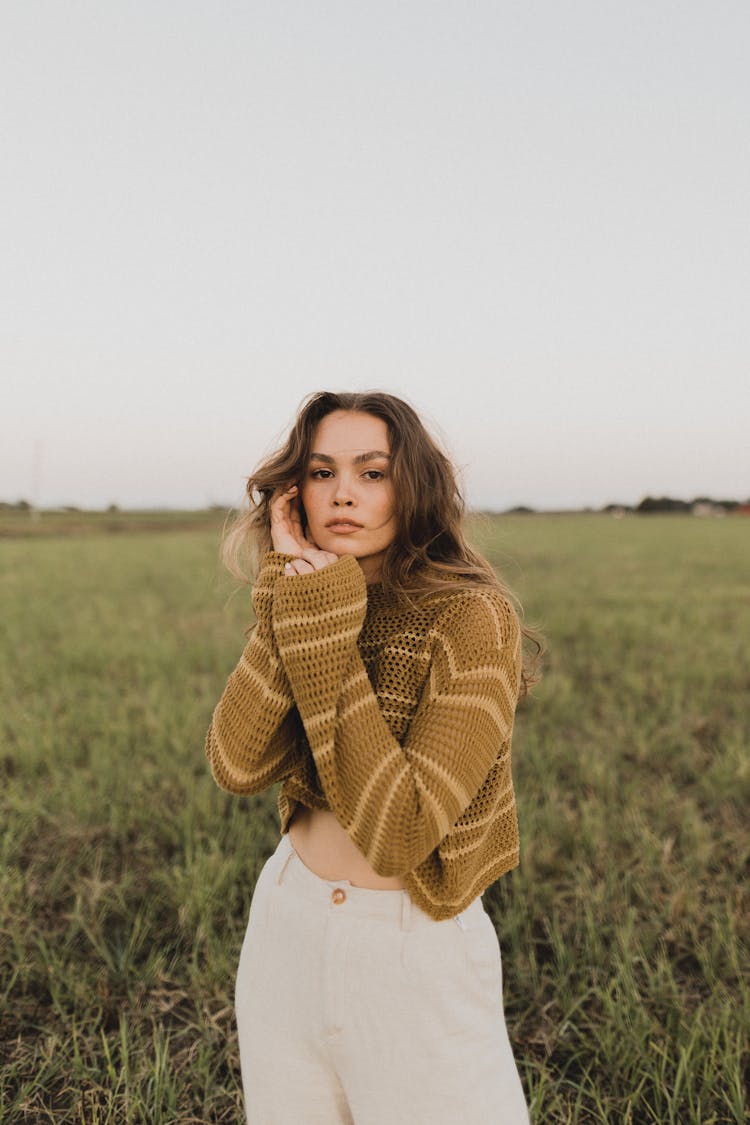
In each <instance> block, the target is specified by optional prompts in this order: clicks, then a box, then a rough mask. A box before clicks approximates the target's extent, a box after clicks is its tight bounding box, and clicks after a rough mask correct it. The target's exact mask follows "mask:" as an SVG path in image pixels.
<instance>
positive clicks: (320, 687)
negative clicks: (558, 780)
mask: <svg viewBox="0 0 750 1125" xmlns="http://www.w3.org/2000/svg"><path fill="white" fill-rule="evenodd" d="M293 557H294V556H293V555H288V554H284V553H282V552H278V551H269V552H268V553H267V554H266V556H265V558H264V559H263V563H262V565H261V568H260V572H259V574H258V578H257V581H256V583H255V586H254V588H253V594H252V604H253V608H254V610H255V615H256V619H257V624H256V626H255V628H254V630H253V631H252V633H251V634H250V638H249V640H248V642H247V644H246V646H245V649H244V652H243V654H242V657H241V659H240V661H239V663H238V665H237V667H236V668H235V669H234V671H233V672H232V674H231V675H230V677H229V680H228V682H227V685H226V688H225V689H224V692H223V694H222V696H221V699H220V700H219V703H218V704H217V706H216V709H215V711H214V714H213V719H212V722H211V726H210V728H209V730H208V735H207V738H206V754H207V757H208V760H209V762H210V765H211V771H212V773H213V776H214V779H215V780H216V782H217V784H218V785H219V786H221V788H222V789H226V790H228V791H229V792H231V793H239V794H248V793H261V792H263V791H264V790H265V789H267V788H268V787H269V786H271V785H272V784H273V783H274V782H277V781H281V783H282V784H281V789H280V791H279V794H278V809H279V815H280V818H281V833H282V835H283V834H284V833H286V832H287V830H288V827H289V822H290V820H291V817H292V813H293V812H294V809H295V808H296V806H297V803H298V802H299V803H302V804H304V805H306V806H308V807H310V808H321V809H330V810H331V811H332V812H333V813H334V814H335V816H336V818H337V820H338V821H339V823H340V824H341V825H342V826H343V827H344V829H345V830H346V832H347V833H348V834H349V836H350V837H351V839H352V840H353V841H354V843H355V844H356V846H357V848H358V849H359V850H360V852H361V853H362V854H363V855H364V856H365V858H366V859H367V860H368V862H369V863H370V865H371V867H372V868H373V870H374V871H375V872H376V873H377V874H378V875H383V876H392V875H397V876H400V877H401V878H402V879H403V881H404V884H405V886H406V889H407V890H408V892H409V895H410V897H411V898H412V899H413V901H414V902H416V903H417V905H418V906H420V907H421V908H422V909H423V910H424V911H425V912H426V913H428V914H430V915H431V916H432V917H433V918H435V919H436V920H441V919H443V918H449V917H452V916H453V915H455V914H458V913H459V912H460V911H461V910H463V909H464V908H465V907H466V906H468V905H469V903H470V902H472V900H473V899H474V898H476V896H477V895H479V894H481V893H482V892H483V891H484V890H485V888H486V887H487V886H489V884H490V883H493V882H494V881H495V880H496V879H498V878H499V877H500V876H501V875H503V874H504V873H505V872H506V871H509V870H510V869H511V868H513V867H515V866H516V865H517V864H518V861H519V841H518V822H517V816H516V804H515V794H514V789H513V780H512V777H511V735H512V731H513V721H514V715H515V707H516V701H517V698H518V690H519V683H520V674H521V631H520V624H519V620H518V616H517V614H516V612H515V610H514V609H513V607H512V605H511V604H510V602H509V601H508V599H507V598H506V597H505V596H504V595H503V594H502V593H501V591H499V590H496V589H493V588H491V587H488V586H481V585H477V588H476V590H463V589H459V590H456V591H450V592H448V593H447V594H442V593H440V594H436V595H433V596H432V597H430V598H427V599H426V600H425V601H424V602H423V603H422V604H421V605H420V606H419V607H418V608H412V607H408V606H407V607H403V606H401V605H399V604H398V603H397V600H396V599H395V597H389V596H388V595H386V593H385V592H384V590H383V586H382V583H375V584H373V585H369V586H368V585H367V584H366V582H365V578H364V574H363V571H362V568H361V567H360V565H359V563H358V562H357V560H356V559H355V558H354V556H353V555H342V556H341V557H340V558H339V559H338V561H337V562H335V563H331V564H329V565H327V566H325V567H323V568H322V569H320V570H315V571H313V572H311V573H306V574H286V575H285V574H284V564H285V563H286V562H289V561H290V560H291V559H292V558H293Z"/></svg>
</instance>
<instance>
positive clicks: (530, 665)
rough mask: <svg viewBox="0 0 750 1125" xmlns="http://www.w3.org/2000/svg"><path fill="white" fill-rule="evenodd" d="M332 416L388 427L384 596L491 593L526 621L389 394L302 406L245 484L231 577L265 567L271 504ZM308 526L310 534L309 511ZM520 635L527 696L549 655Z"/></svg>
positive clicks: (420, 435) (454, 492) (454, 487)
mask: <svg viewBox="0 0 750 1125" xmlns="http://www.w3.org/2000/svg"><path fill="white" fill-rule="evenodd" d="M334 410H356V411H361V412H362V413H365V414H372V415H373V416H374V417H376V418H382V420H383V421H384V422H385V424H386V426H387V427H388V435H389V438H390V444H391V450H390V452H391V460H390V469H389V472H390V474H391V477H392V480H393V487H394V493H395V495H396V496H397V497H398V505H397V529H398V530H397V533H396V536H395V537H394V540H393V542H392V543H391V544H390V546H389V547H388V548H387V550H386V552H385V554H384V556H383V562H382V566H381V575H380V578H381V582H382V585H383V589H384V590H385V591H390V592H391V593H393V594H395V595H396V597H397V598H399V599H403V600H405V601H407V602H410V603H411V604H414V602H415V601H419V600H421V599H422V598H426V597H428V596H430V595H433V594H440V593H447V592H455V591H456V590H457V589H467V588H469V587H471V588H472V589H475V588H476V587H477V586H478V585H482V586H490V587H492V588H493V589H499V590H500V591H502V593H503V594H505V596H506V597H508V598H509V600H511V602H512V603H513V604H514V606H515V608H516V610H517V612H518V613H519V621H520V619H521V615H522V613H523V610H522V607H521V606H520V603H519V601H518V598H517V597H516V596H515V595H514V594H513V593H512V591H511V590H510V589H509V588H508V587H507V586H506V585H505V583H503V582H502V581H501V580H500V579H499V578H498V576H497V574H496V573H495V571H494V570H493V568H492V566H491V565H490V564H489V562H487V560H486V559H485V558H484V557H483V556H482V555H481V554H480V553H479V552H477V551H476V550H474V549H472V548H471V547H470V546H469V545H468V543H467V542H466V539H465V538H464V534H463V521H464V516H465V513H466V505H465V501H464V498H463V496H462V494H461V491H460V489H459V486H458V482H457V480H456V472H455V469H454V466H453V464H452V463H451V461H450V459H449V458H448V457H447V456H446V455H445V453H443V451H442V450H441V449H440V448H439V447H438V445H437V443H436V441H435V440H434V438H433V437H432V436H431V435H430V434H429V433H428V432H427V430H426V429H425V427H424V425H423V423H422V421H421V420H420V418H419V416H418V415H417V413H416V411H415V410H414V409H413V408H412V407H411V406H410V405H409V404H408V403H407V402H404V401H403V399H400V398H396V397H395V396H394V395H390V394H386V393H385V392H383V391H358V392H334V391H318V392H314V393H313V394H311V395H308V396H307V397H306V398H305V399H303V401H302V404H301V406H300V409H299V411H298V413H297V417H296V419H295V422H294V425H293V427H292V430H291V432H290V434H289V436H288V438H287V441H286V444H285V445H284V446H283V447H282V448H281V449H279V450H277V451H276V452H275V453H272V454H271V455H269V456H267V457H265V458H264V459H263V461H262V462H261V463H260V464H259V465H258V466H257V467H256V468H255V469H254V470H253V472H252V473H251V475H250V476H249V477H248V478H247V489H246V491H247V496H248V500H249V504H250V507H249V510H247V511H243V512H240V513H238V514H237V516H236V518H235V520H234V522H233V523H232V525H231V526H230V527H229V529H228V531H227V532H226V534H225V536H224V541H223V544H222V558H223V561H224V563H225V565H226V566H227V568H228V569H229V570H230V571H231V573H232V574H234V575H235V577H237V578H239V579H240V580H241V581H243V582H249V583H252V582H253V581H254V576H255V574H256V573H257V569H258V566H259V563H260V560H261V559H262V557H263V556H264V555H265V554H266V552H267V551H269V550H271V549H272V547H273V541H272V538H271V515H270V502H271V499H272V497H273V495H274V493H275V491H276V490H277V489H281V488H286V487H288V485H289V484H290V483H291V482H292V481H298V480H300V478H301V477H302V475H303V474H304V472H305V470H306V468H307V463H308V459H309V456H310V453H311V452H312V438H313V434H314V431H315V427H316V425H317V424H318V422H320V420H321V419H322V418H324V417H325V416H326V415H327V414H330V413H332V412H333V411H334ZM256 497H257V498H256ZM302 523H303V529H304V530H305V531H306V525H305V520H304V512H303V521H302ZM248 562H249V563H250V566H249V567H248V566H247V563H248ZM521 632H522V634H523V637H524V638H525V639H526V640H528V641H530V642H531V644H532V645H534V646H535V647H536V652H535V653H534V655H533V657H531V656H530V655H529V653H528V651H525V652H524V667H523V671H522V674H521V691H520V694H521V697H523V696H525V695H526V693H527V691H528V689H529V688H530V687H531V686H532V685H533V684H535V683H537V682H538V681H539V679H540V678H541V677H540V676H539V675H538V674H537V664H538V661H539V659H540V658H541V656H542V655H543V653H544V651H545V649H544V645H543V638H542V636H541V634H539V633H538V632H537V631H536V630H535V629H533V628H530V627H529V626H526V625H524V624H523V623H522V622H521Z"/></svg>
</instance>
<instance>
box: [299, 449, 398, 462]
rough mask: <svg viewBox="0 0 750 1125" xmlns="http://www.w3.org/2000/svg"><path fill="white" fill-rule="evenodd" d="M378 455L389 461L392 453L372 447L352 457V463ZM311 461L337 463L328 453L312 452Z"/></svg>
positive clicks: (368, 459)
mask: <svg viewBox="0 0 750 1125" xmlns="http://www.w3.org/2000/svg"><path fill="white" fill-rule="evenodd" d="M376 457H384V458H385V459H386V460H387V461H388V460H390V453H384V452H383V450H382V449H371V450H370V452H369V453H358V454H357V456H356V457H352V465H362V464H364V462H365V461H374V460H375V458H376ZM310 460H311V461H324V462H325V464H326V465H335V464H336V458H335V457H329V456H328V454H327V453H311V454H310Z"/></svg>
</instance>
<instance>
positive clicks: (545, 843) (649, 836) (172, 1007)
mask: <svg viewBox="0 0 750 1125" xmlns="http://www.w3.org/2000/svg"><path fill="white" fill-rule="evenodd" d="M221 518H222V516H221V514H218V515H216V514H215V515H214V518H213V522H211V521H208V522H207V523H206V524H205V525H204V526H203V527H199V528H197V529H193V530H171V531H152V532H151V533H150V534H148V535H146V534H144V535H135V534H122V535H105V534H101V533H99V532H98V531H92V532H90V533H89V534H86V535H68V536H64V535H59V534H57V535H55V534H50V535H45V536H40V537H34V538H8V539H6V540H5V541H4V542H2V543H0V602H1V604H0V616H1V617H2V621H3V636H4V642H3V645H2V650H1V651H0V682H1V683H2V685H3V688H2V713H1V714H2V731H3V737H2V747H1V748H0V781H1V784H0V849H1V854H2V864H1V866H0V1117H1V1118H2V1121H3V1122H4V1123H5V1122H8V1123H11V1122H21V1121H29V1122H47V1121H49V1122H76V1123H81V1125H83V1123H85V1125H93V1123H104V1122H112V1123H115V1122H117V1123H119V1122H154V1123H166V1122H180V1123H183V1122H184V1123H187V1122H236V1121H238V1120H240V1119H241V1097H240V1079H239V1065H238V1054H237V1045H236V1039H235V1033H234V1023H233V1010H232V1000H231V998H232V992H233V987H234V973H235V970H236V964H237V959H238V955H239V948H240V944H241V940H242V935H243V931H244V926H245V922H246V917H247V911H248V909H249V905H250V900H251V896H252V889H253V885H254V880H255V878H256V877H257V874H258V872H259V870H260V868H261V866H262V864H263V863H264V862H265V860H266V858H267V857H268V855H269V854H270V853H271V851H272V850H273V849H274V847H275V846H276V843H277V841H278V817H277V812H276V793H277V788H276V787H274V789H273V790H271V791H270V792H268V793H267V794H264V795H262V796H260V797H251V798H243V799H240V798H235V797H231V796H229V795H227V794H224V793H222V792H220V791H219V790H218V789H217V788H216V786H215V785H214V783H213V781H212V779H211V777H210V773H209V771H208V766H207V763H206V762H205V759H204V756H203V738H204V734H205V729H206V726H207V724H208V721H209V718H210V714H211V710H212V708H213V706H214V704H215V702H216V700H217V699H218V696H219V694H220V693H221V690H222V688H223V685H224V682H225V679H226V676H227V675H228V673H229V671H230V670H231V668H232V667H233V666H234V664H235V662H236V660H237V658H238V656H239V653H240V651H241V648H242V645H243V642H244V629H245V627H246V625H247V624H248V622H249V620H250V619H251V615H250V608H249V598H248V594H247V592H246V591H240V593H239V594H238V595H236V596H234V597H232V598H229V597H228V595H229V591H230V585H229V583H228V581H226V580H225V579H224V577H223V576H222V574H221V571H220V567H219V564H218V562H217V544H218V531H219V528H220V524H221ZM472 535H473V539H474V541H475V542H476V543H477V544H478V545H479V546H480V547H481V548H482V549H483V550H485V551H486V553H487V555H488V556H489V557H490V558H491V560H492V562H493V564H494V565H496V566H497V567H498V569H499V570H500V571H501V572H502V573H503V575H504V576H505V577H506V578H507V580H508V581H509V583H510V585H511V586H512V588H513V589H515V590H516V591H517V592H518V594H519V595H520V597H521V600H522V601H523V603H524V606H525V608H526V616H527V619H528V620H529V621H530V622H532V623H537V624H539V626H540V627H541V628H542V630H543V631H544V632H545V634H546V636H547V639H548V644H549V654H548V657H547V662H546V675H545V678H544V680H543V681H542V683H541V684H540V685H539V686H538V687H537V688H536V689H535V691H534V693H533V695H532V697H531V698H530V699H529V700H528V701H526V702H525V703H523V704H522V705H521V707H520V708H519V713H518V717H517V722H516V734H515V739H514V777H515V781H516V790H517V795H518V804H519V821H520V829H521V866H520V867H519V868H518V869H516V870H515V871H513V872H511V873H509V874H508V875H506V876H505V877H503V878H502V879H501V880H499V881H498V882H497V883H495V884H494V885H493V886H492V887H491V888H490V889H489V890H488V891H487V892H486V894H485V896H484V901H485V905H486V907H487V909H488V911H489V912H490V914H491V915H492V917H493V920H494V922H495V924H496V926H497V930H498V934H499V936H500V941H501V947H502V953H503V970H504V973H503V975H504V986H505V1006H506V1015H507V1020H508V1025H509V1030H510V1033H511V1039H512V1042H513V1046H514V1050H515V1054H516V1058H517V1060H518V1063H519V1069H520V1071H521V1074H522V1078H523V1081H524V1085H525V1088H526V1091H527V1095H528V1098H529V1101H530V1104H531V1107H532V1117H533V1120H534V1122H535V1125H537V1123H542V1122H544V1123H545V1125H547V1123H563V1122H586V1123H588V1122H617V1123H619V1122H632V1123H635V1125H640V1123H651V1122H653V1123H657V1122H669V1123H672V1122H674V1123H680V1125H683V1123H687V1122H691V1123H692V1122H695V1123H701V1125H713V1123H718V1122H742V1121H744V1119H745V1116H746V1113H747V1105H746V1101H745V1094H744V1087H743V1081H742V1078H743V1073H745V1074H746V1071H747V1065H748V1054H747V1040H748V1028H749V1027H750V1018H749V1014H750V1013H749V1009H750V1004H749V1002H748V950H747V944H748V928H749V927H748V904H747V895H746V889H745V888H746V880H747V874H748V859H749V856H750V838H749V836H748V832H747V808H748V805H749V804H750V764H749V759H748V754H747V747H748V733H749V732H748V725H749V724H750V716H749V710H750V709H748V705H747V701H748V688H750V672H749V671H748V669H750V591H749V589H748V584H747V558H748V557H750V550H749V548H750V523H749V522H747V521H745V520H743V519H741V518H739V517H737V518H726V519H724V520H700V519H693V518H691V517H680V516H676V517H657V516H653V517H647V518H646V517H643V518H626V519H622V520H616V519H612V518H609V517H606V516H601V515H588V516H587V515H576V516H572V515H571V516H554V517H553V516H548V517H543V516H522V517H500V518H496V519H489V518H488V519H486V520H481V521H477V522H476V524H475V525H474V527H473V533H472ZM743 881H744V882H743Z"/></svg>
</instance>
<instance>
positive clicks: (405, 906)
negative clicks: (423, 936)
mask: <svg viewBox="0 0 750 1125" xmlns="http://www.w3.org/2000/svg"><path fill="white" fill-rule="evenodd" d="M401 929H402V930H410V929H411V897H410V896H409V892H408V891H402V892H401Z"/></svg>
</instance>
